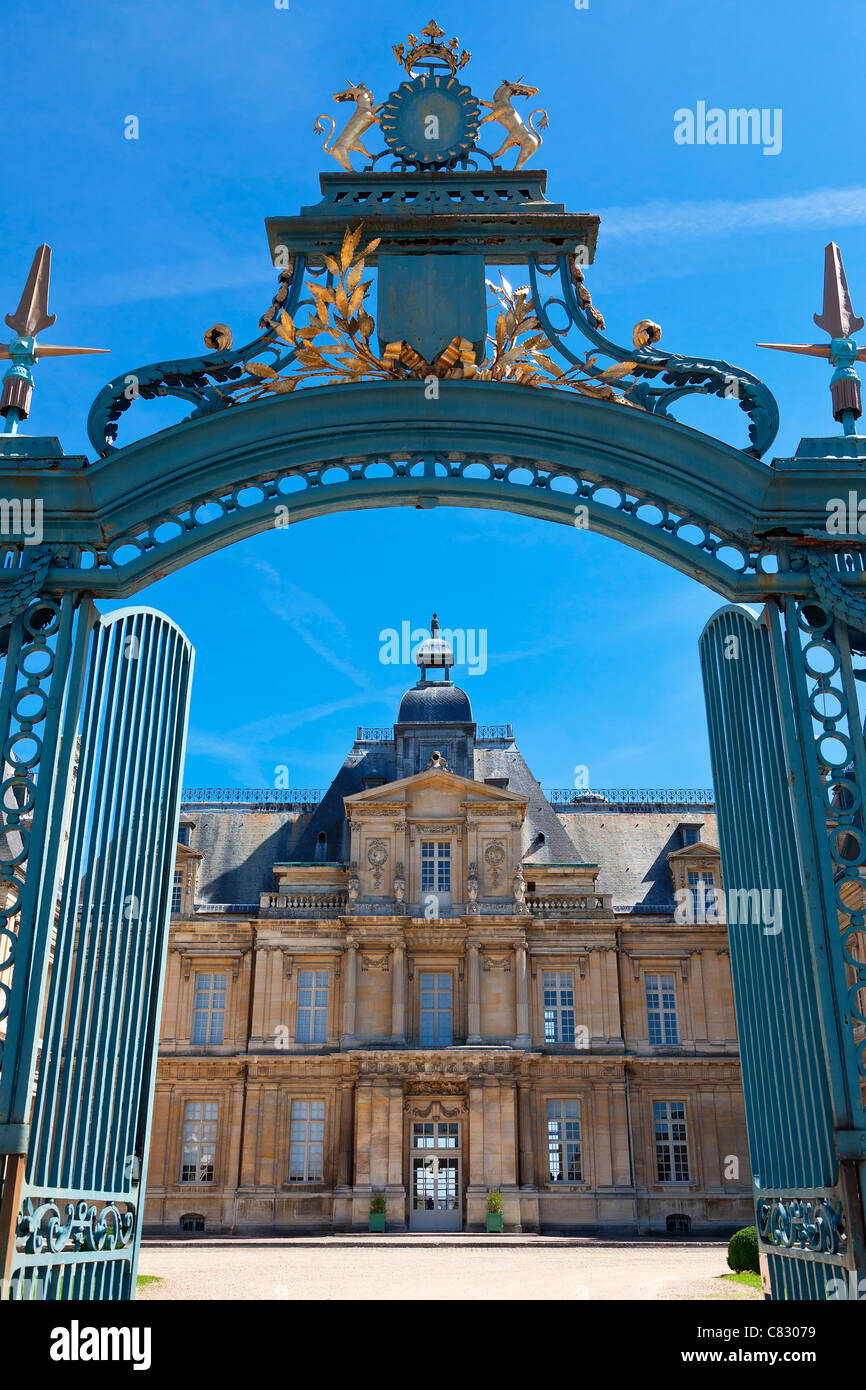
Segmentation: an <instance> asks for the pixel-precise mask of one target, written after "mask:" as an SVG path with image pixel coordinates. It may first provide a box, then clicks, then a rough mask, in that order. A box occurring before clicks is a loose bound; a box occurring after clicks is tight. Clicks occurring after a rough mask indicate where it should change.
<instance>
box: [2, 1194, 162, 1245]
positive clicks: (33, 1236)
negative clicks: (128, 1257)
mask: <svg viewBox="0 0 866 1390" xmlns="http://www.w3.org/2000/svg"><path fill="white" fill-rule="evenodd" d="M122 1204H123V1205H124V1206H125V1207H126V1210H125V1211H121V1210H120V1207H119V1206H118V1204H117V1203H116V1202H106V1203H104V1205H103V1206H102V1207H97V1206H96V1205H95V1204H93V1205H91V1204H90V1203H89V1202H85V1201H80V1200H79V1201H72V1202H66V1203H65V1206H64V1215H63V1216H62V1215H61V1210H60V1208H61V1203H60V1202H59V1201H57V1200H51V1199H49V1200H47V1201H44V1202H42V1203H40V1204H39V1205H38V1206H37V1205H35V1204H34V1202H33V1200H32V1199H31V1198H30V1197H27V1198H25V1201H24V1205H23V1207H22V1209H21V1214H20V1216H19V1218H18V1230H17V1239H18V1242H19V1248H20V1249H21V1250H22V1251H23V1253H25V1254H28V1255H41V1254H43V1253H44V1254H48V1255H60V1254H62V1253H63V1252H64V1251H66V1250H70V1251H75V1252H78V1251H84V1252H90V1251H96V1250H117V1249H118V1248H120V1249H125V1248H126V1247H127V1246H128V1245H131V1243H132V1238H133V1235H134V1234H135V1208H134V1207H133V1206H132V1205H131V1204H130V1203H129V1202H127V1201H126V1200H125V1199H123V1201H122ZM64 1217H65V1219H64Z"/></svg>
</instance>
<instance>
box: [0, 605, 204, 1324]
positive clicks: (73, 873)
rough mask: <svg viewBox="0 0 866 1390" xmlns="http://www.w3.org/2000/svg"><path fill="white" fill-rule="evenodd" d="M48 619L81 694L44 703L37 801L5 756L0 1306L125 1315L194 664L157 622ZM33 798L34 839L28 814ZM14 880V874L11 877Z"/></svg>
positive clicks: (88, 615) (13, 657) (73, 690)
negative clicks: (39, 1303)
mask: <svg viewBox="0 0 866 1390" xmlns="http://www.w3.org/2000/svg"><path fill="white" fill-rule="evenodd" d="M65 606H66V605H65V602H64V604H63V609H65ZM50 607H54V609H55V612H56V624H55V626H53V627H52V626H51V622H49V626H48V628H47V629H46V628H45V625H44V623H43V625H42V632H43V633H44V632H45V631H46V630H47V631H48V632H51V633H56V634H57V636H56V641H55V642H54V643H53V644H52V643H51V642H46V640H45V638H44V636H42V637H41V638H40V637H37V641H40V640H41V642H42V646H43V647H46V648H47V649H49V650H51V649H52V648H53V651H54V656H55V664H56V665H58V666H61V667H62V662H61V660H60V658H61V657H62V656H63V655H64V652H63V651H62V650H61V648H62V647H63V643H64V640H65V641H66V652H65V656H66V661H67V664H68V679H67V681H66V683H65V685H64V684H63V682H62V681H60V685H61V689H60V692H59V694H58V693H57V692H55V695H54V700H53V703H52V699H51V691H50V689H49V690H48V702H47V703H48V710H47V714H46V715H45V716H44V717H45V718H46V727H45V729H44V738H43V740H42V745H41V763H42V766H41V769H40V772H41V777H40V783H38V784H37V782H35V781H31V780H30V779H29V774H28V773H27V771H26V770H24V769H23V768H21V767H20V765H19V764H17V762H16V760H15V757H14V750H12V756H11V758H10V750H9V749H8V746H7V750H6V752H5V757H6V759H7V773H8V772H9V771H10V770H11V772H12V777H11V778H7V782H9V783H15V784H17V785H18V787H19V788H20V789H22V792H21V793H19V795H18V797H17V801H18V803H19V809H18V812H17V813H16V812H14V811H13V813H12V815H11V816H10V815H7V818H6V824H7V830H8V827H9V823H10V821H11V822H12V824H13V825H14V826H18V827H19V828H23V829H24V833H25V834H27V835H29V836H30V843H29V851H30V852H29V859H28V860H27V863H26V867H25V869H24V873H23V875H21V874H19V875H18V878H19V880H20V882H21V897H20V904H19V917H18V925H17V931H11V930H10V926H9V922H10V920H11V919H10V918H7V935H6V941H7V952H8V951H9V950H10V948H9V944H8V943H10V942H11V954H12V955H13V956H17V960H16V962H15V971H14V973H13V975H12V987H11V989H10V990H9V1008H8V1013H7V1031H6V1038H5V1048H4V1056H3V1061H4V1067H3V1072H2V1079H0V1100H2V1102H3V1109H2V1110H0V1120H2V1121H3V1122H4V1124H5V1133H6V1134H7V1136H11V1137H12V1138H13V1139H14V1138H15V1137H16V1136H17V1137H18V1139H19V1141H20V1142H19V1143H18V1144H17V1145H13V1144H12V1143H9V1142H7V1144H6V1145H5V1146H2V1145H0V1151H2V1150H3V1148H4V1147H5V1149H6V1151H7V1154H8V1156H7V1158H6V1171H5V1183H4V1191H3V1203H2V1220H0V1240H2V1239H3V1237H5V1241H4V1245H5V1251H4V1254H5V1270H4V1274H5V1278H6V1280H7V1283H6V1285H5V1289H4V1292H5V1294H6V1296H7V1297H12V1298H25V1299H26V1298H47V1299H64V1300H65V1299H106V1298H112V1299H114V1298H131V1297H133V1295H134V1291H135V1274H136V1264H137V1259H138V1249H139V1243H140V1238H141V1222H142V1202H143V1194H144V1182H145V1163H146V1156H147V1146H148V1141H149V1131H150V1115H151V1103H152V1093H153V1080H154V1071H155V1066H156V1054H157V1044H158V1039H159V1016H160V1009H161V1002H162V989H163V974H164V964H165V956H166V947H167V939H168V924H169V917H170V910H171V886H172V879H173V868H174V855H175V846H176V842H177V824H178V817H179V813H180V794H181V779H182V770H183V760H184V749H185V741H186V727H187V718H188V712H189V697H190V683H191V676H192V666H193V651H192V648H191V646H190V643H189V642H188V640H187V639H186V637H185V636H184V634H183V633H182V632H181V631H180V630H179V628H177V627H176V626H175V625H174V624H173V623H172V622H170V621H169V619H168V618H166V617H165V616H164V615H163V614H161V613H158V612H156V611H155V610H153V609H150V608H143V607H133V608H125V609H122V610H120V611H117V612H114V613H111V614H109V615H107V616H105V617H102V616H100V615H99V614H98V613H97V611H96V610H95V608H94V607H93V606H92V604H90V603H86V604H84V605H82V606H80V607H79V608H78V609H77V611H76V613H75V614H74V615H72V616H70V615H68V614H67V613H65V612H64V611H62V609H61V607H58V606H56V605H50ZM33 614H34V610H33V609H31V610H30V611H29V612H28V613H27V614H25V615H24V624H25V626H24V628H23V629H22V627H21V622H22V620H21V619H19V620H18V622H17V624H16V625H15V628H13V632H12V637H11V640H10V648H9V654H8V656H7V670H6V676H5V679H4V689H3V698H4V708H8V707H9V706H10V705H11V706H12V708H13V709H14V708H16V707H20V703H21V702H20V699H19V697H18V692H19V691H20V690H21V689H22V688H23V686H22V671H21V667H22V664H23V663H22V662H21V661H20V660H19V656H20V650H21V649H22V644H24V645H26V644H27V642H28V641H29V630H28V628H27V627H26V624H27V622H28V620H29V622H30V625H31V627H33V628H34V630H35V631H36V632H37V634H38V633H39V632H40V628H39V624H38V622H37V621H36V620H35V619H34V616H33ZM51 621H54V620H53V619H52V620H51ZM76 625H77V631H75V633H74V635H73V633H72V629H73V628H75V627H76ZM25 669H26V668H25ZM55 674H56V675H57V676H58V679H59V678H60V677H61V676H62V674H63V673H62V669H61V670H58V671H57V672H56V673H55ZM24 679H25V680H26V678H24ZM28 688H29V689H30V690H31V691H32V689H33V684H32V681H31V683H30V686H29V687H28ZM52 709H54V711H55V715H54V717H55V726H56V734H57V737H56V740H55V742H56V751H54V752H53V753H52V749H51V747H50V738H49V736H50V734H51V728H50V724H51V719H52ZM6 727H8V726H4V729H5V728H6ZM49 753H52V758H53V761H52V760H51V759H49ZM10 763H11V768H10V766H9V764H10ZM7 782H4V787H6V786H7ZM52 792H53V795H51V793H52ZM64 792H65V794H64ZM22 794H23V800H22ZM28 798H29V804H30V806H31V807H32V813H31V823H30V824H29V825H27V826H25V825H24V821H25V817H24V815H23V812H21V809H20V807H21V805H27V804H28ZM9 804H10V803H8V802H4V806H8V805H9ZM11 804H13V805H14V804H15V798H13V799H12V803H11ZM37 834H38V836H39V856H38V857H37V853H36V852H37V844H36V836H37ZM4 854H5V855H10V850H9V849H8V848H7V849H6V850H4ZM10 857H12V856H11V855H10ZM3 867H4V868H5V869H6V872H7V874H9V873H10V869H11V866H10V865H9V861H8V859H7V861H6V863H5V864H4V865H3ZM10 881H11V879H10ZM2 969H3V964H2V962H0V970H2ZM0 978H2V976H0ZM40 1034H41V1046H40ZM3 1132H4V1131H3V1128H2V1127H0V1134H2V1133H3ZM16 1147H17V1150H18V1152H17V1153H16V1152H15V1148H16Z"/></svg>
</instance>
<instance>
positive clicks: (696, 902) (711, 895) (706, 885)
mask: <svg viewBox="0 0 866 1390" xmlns="http://www.w3.org/2000/svg"><path fill="white" fill-rule="evenodd" d="M715 882H716V881H715V878H714V876H713V875H712V874H711V873H710V872H709V871H708V870H706V869H702V870H701V871H700V872H699V873H690V874H689V891H690V892H691V895H692V913H693V915H694V921H696V922H705V921H706V920H707V918H709V919H710V920H711V921H715V918H716V888H715Z"/></svg>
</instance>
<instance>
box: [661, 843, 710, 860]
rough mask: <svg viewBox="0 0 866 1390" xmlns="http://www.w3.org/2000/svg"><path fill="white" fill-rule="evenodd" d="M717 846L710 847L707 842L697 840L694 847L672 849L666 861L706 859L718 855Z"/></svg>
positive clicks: (685, 846) (686, 846)
mask: <svg viewBox="0 0 866 1390" xmlns="http://www.w3.org/2000/svg"><path fill="white" fill-rule="evenodd" d="M719 853H720V850H719V848H718V846H717V845H711V844H709V842H708V841H707V840H698V842H697V843H696V844H694V845H683V846H682V848H681V849H672V850H671V851H670V853H669V854H668V859H706V857H707V855H708V854H709V855H713V854H719Z"/></svg>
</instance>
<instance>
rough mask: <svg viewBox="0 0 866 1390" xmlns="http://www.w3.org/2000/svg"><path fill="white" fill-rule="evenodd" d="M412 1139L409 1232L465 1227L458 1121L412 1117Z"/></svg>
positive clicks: (453, 1229) (449, 1229) (452, 1229)
mask: <svg viewBox="0 0 866 1390" xmlns="http://www.w3.org/2000/svg"><path fill="white" fill-rule="evenodd" d="M409 1142H410V1146H411V1147H410V1152H409V1170H410V1175H411V1186H410V1200H411V1210H410V1213H409V1229H410V1231H459V1230H462V1228H463V1217H462V1211H461V1200H460V1193H461V1181H460V1164H461V1152H460V1122H459V1120H413V1122H412V1133H411V1136H410V1141H409Z"/></svg>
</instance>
